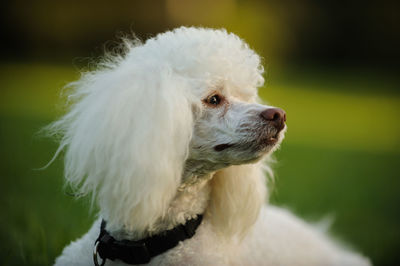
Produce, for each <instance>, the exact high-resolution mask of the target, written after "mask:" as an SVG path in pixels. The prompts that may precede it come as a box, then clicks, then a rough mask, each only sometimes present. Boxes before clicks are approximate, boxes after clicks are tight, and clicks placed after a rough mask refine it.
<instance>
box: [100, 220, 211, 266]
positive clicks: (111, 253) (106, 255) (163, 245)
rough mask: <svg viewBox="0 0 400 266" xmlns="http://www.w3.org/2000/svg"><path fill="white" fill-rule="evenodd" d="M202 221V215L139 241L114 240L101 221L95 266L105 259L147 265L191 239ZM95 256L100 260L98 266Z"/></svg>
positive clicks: (104, 222)
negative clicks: (180, 243)
mask: <svg viewBox="0 0 400 266" xmlns="http://www.w3.org/2000/svg"><path fill="white" fill-rule="evenodd" d="M202 219H203V216H202V215H198V216H197V217H196V218H194V219H191V220H188V221H186V223H185V224H180V225H178V226H177V227H174V228H172V229H170V230H167V231H163V232H161V233H159V234H157V235H153V236H151V237H147V238H144V239H141V240H137V241H133V240H116V239H115V238H113V237H112V236H111V235H110V234H109V233H108V232H107V231H106V221H104V220H102V221H101V227H100V235H99V237H98V238H97V240H96V242H95V245H94V252H93V260H94V264H95V265H104V263H105V261H106V259H110V260H115V259H119V260H121V261H123V262H125V263H128V264H143V263H148V262H149V261H150V260H151V259H152V258H153V257H155V256H157V255H159V254H161V253H163V252H165V251H167V250H169V249H171V248H174V247H176V245H178V243H179V242H180V241H184V240H185V239H189V238H191V237H192V236H193V235H194V234H195V232H196V229H197V227H199V225H200V223H201V221H202ZM97 255H99V256H100V257H101V258H102V260H103V261H102V262H101V263H100V264H99V262H98V258H97Z"/></svg>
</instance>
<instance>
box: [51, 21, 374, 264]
mask: <svg viewBox="0 0 400 266" xmlns="http://www.w3.org/2000/svg"><path fill="white" fill-rule="evenodd" d="M262 73H263V68H262V66H261V64H260V58H259V56H258V55H257V54H255V53H254V52H253V51H252V50H251V49H249V48H248V46H247V45H246V44H245V43H244V42H243V41H242V40H241V39H239V38H238V37H237V36H235V35H233V34H228V33H227V32H226V31H224V30H210V29H199V28H185V27H182V28H179V29H176V30H174V31H171V32H166V33H163V34H160V35H158V36H156V37H155V38H152V39H149V40H147V41H146V42H145V43H144V44H140V43H136V44H132V43H129V42H126V49H125V54H124V55H117V56H112V57H108V59H107V58H106V59H105V60H104V62H103V63H102V64H100V69H99V70H96V71H93V72H89V73H86V74H85V75H84V76H83V77H82V78H81V79H80V80H79V81H77V82H75V83H73V84H72V87H73V88H74V90H73V91H72V93H71V94H70V97H69V99H70V100H71V101H72V102H73V104H72V106H71V109H70V110H69V112H68V113H67V114H66V115H65V116H64V117H63V118H61V119H60V120H59V121H57V122H55V123H54V124H52V125H51V126H50V131H51V132H53V133H54V134H57V135H61V136H62V139H61V144H60V147H59V150H58V151H57V154H58V153H59V152H60V151H61V150H63V149H65V150H66V154H65V177H66V179H67V181H68V182H69V183H70V184H71V185H72V186H73V187H75V188H77V190H78V191H79V193H81V194H90V193H91V194H92V196H93V199H94V200H95V201H96V202H97V203H98V205H99V208H100V217H101V219H104V220H106V221H107V227H106V229H107V231H108V232H110V234H111V235H112V236H113V237H114V238H115V239H117V240H124V239H129V240H140V239H143V238H146V237H149V236H152V235H157V234H159V233H161V232H164V231H166V230H170V229H172V228H174V227H176V226H178V225H180V224H185V223H186V221H188V220H189V219H192V218H194V217H197V216H198V215H203V216H204V218H203V221H202V223H201V224H200V226H199V227H198V228H197V231H196V233H195V235H194V236H193V237H192V238H190V239H187V240H185V241H182V242H180V243H179V244H178V245H177V246H176V247H174V248H172V249H170V250H168V251H166V252H164V253H162V254H160V255H158V256H156V257H154V258H152V260H151V261H150V263H149V264H150V265H310V266H311V265H369V262H368V260H367V259H364V258H362V257H361V256H358V255H356V254H353V253H350V252H347V251H345V250H344V249H341V248H339V247H338V246H336V245H334V244H333V243H332V242H331V241H330V240H328V239H327V238H326V237H325V236H324V235H323V234H322V233H320V232H318V231H317V230H315V229H313V228H312V227H311V226H308V225H307V224H305V223H304V222H302V221H300V220H298V219H297V218H295V217H294V216H293V215H291V214H290V213H288V212H287V211H285V210H282V209H279V208H276V207H272V206H265V202H266V199H267V190H266V187H267V186H266V178H265V173H269V174H270V173H271V171H270V168H269V167H268V161H269V156H270V154H271V153H272V152H273V151H274V150H276V149H277V148H278V147H279V144H280V142H281V141H282V140H283V137H284V132H285V131H286V126H285V121H286V114H285V113H284V111H283V110H281V109H279V108H275V107H271V106H266V105H262V104H260V103H259V99H258V97H257V88H258V87H260V86H262V84H263V82H264V79H263V77H262ZM99 231H100V219H99V220H98V221H96V222H95V223H94V225H93V227H92V228H91V229H90V231H89V232H88V233H87V234H86V235H85V236H83V237H82V238H81V239H79V240H77V241H76V242H73V243H72V244H71V245H69V246H68V247H66V248H65V249H64V251H63V253H62V255H61V256H60V257H59V258H58V259H57V261H56V265H92V264H93V258H92V256H93V255H92V254H93V248H94V243H95V240H96V239H97V237H98V235H99ZM100 260H101V259H100ZM106 265H124V264H123V263H122V262H120V261H118V260H116V261H111V260H107V261H106Z"/></svg>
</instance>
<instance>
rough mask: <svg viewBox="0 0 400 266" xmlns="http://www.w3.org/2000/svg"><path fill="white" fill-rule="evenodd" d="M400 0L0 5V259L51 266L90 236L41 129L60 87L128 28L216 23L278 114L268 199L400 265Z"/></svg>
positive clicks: (41, 0)
mask: <svg viewBox="0 0 400 266" xmlns="http://www.w3.org/2000/svg"><path fill="white" fill-rule="evenodd" d="M399 3H400V2H399V1H387V0H382V1H375V2H372V1H371V2H368V1H354V0H350V1H333V0H325V1H318V0H303V1H295V0H288V1H278V0H275V1H274V0H271V1H244V0H219V1H216V0H214V1H212V0H203V1H195V0H186V1H185V0H150V1H131V0H129V1H128V0H125V1H119V0H118V1H98V0H96V1H95V0H87V1H51V0H37V1H22V0H13V1H2V3H1V4H0V5H1V9H0V21H1V23H0V28H1V42H0V46H1V49H0V53H1V56H0V103H1V105H0V157H1V160H0V174H1V178H0V202H1V205H0V213H1V215H0V264H1V265H50V264H52V263H53V262H54V259H55V257H56V256H57V255H59V254H60V252H61V250H62V248H63V247H64V246H65V245H66V244H68V243H69V242H70V241H71V240H73V239H76V238H77V237H80V236H81V235H82V234H84V233H85V232H86V231H87V230H88V229H89V227H90V225H91V223H92V221H93V219H94V217H95V214H96V213H95V211H94V212H91V214H89V215H88V213H89V211H88V209H89V204H88V201H87V200H85V199H84V200H79V201H76V200H75V199H74V198H73V197H72V196H71V193H70V192H71V191H70V190H69V189H68V188H63V180H62V171H63V168H62V156H61V157H60V158H59V159H57V160H56V161H55V162H54V163H53V164H52V165H51V166H50V167H49V168H47V169H46V170H37V169H38V168H40V167H42V166H44V165H45V164H46V163H47V162H48V161H49V160H50V159H51V157H52V155H53V153H54V152H55V150H56V147H57V145H56V143H54V142H53V141H52V140H49V139H46V138H43V137H41V136H40V134H38V133H37V132H38V131H39V130H40V129H41V128H42V127H43V126H45V125H46V124H48V123H49V122H51V121H52V120H54V119H55V118H57V117H58V116H60V115H61V114H62V111H63V107H64V105H63V104H64V102H63V101H62V99H61V98H60V91H61V88H62V87H63V86H64V85H66V84H67V83H68V82H70V81H74V80H75V79H77V78H78V77H79V70H80V69H82V68H83V69H87V68H88V67H90V65H91V64H92V62H93V58H94V59H96V58H99V56H101V55H102V54H103V52H104V51H105V50H110V49H113V48H115V47H116V46H117V44H118V38H119V37H120V36H123V35H126V34H128V35H131V34H132V33H134V34H135V35H136V36H137V37H139V38H141V39H142V40H145V39H147V38H149V37H152V36H154V35H155V34H157V33H159V32H163V31H166V30H169V29H173V28H174V27H177V26H181V25H186V26H192V25H194V26H204V27H213V28H222V27H223V28H226V29H227V30H228V31H231V32H234V33H236V34H237V35H239V36H240V37H242V38H243V39H245V40H246V41H247V42H248V43H249V45H250V46H251V47H252V48H253V49H255V50H256V51H257V52H258V53H259V54H260V55H261V56H262V57H263V60H264V64H265V67H266V74H265V76H266V80H267V81H266V84H265V86H264V87H263V88H261V89H260V96H261V97H262V98H263V99H264V100H266V101H267V102H269V103H271V104H272V105H276V106H280V107H282V108H283V109H285V110H286V112H287V116H288V121H287V124H288V132H287V135H286V139H285V141H284V143H283V145H282V148H281V149H280V150H279V151H278V152H277V154H276V157H277V161H278V162H277V163H276V164H275V167H274V168H275V172H276V179H275V182H274V184H273V189H272V196H271V199H270V201H271V202H272V203H274V204H278V205H282V206H286V207H288V208H290V209H291V210H293V211H294V212H295V213H296V214H298V215H300V216H301V217H303V218H305V219H306V220H308V221H310V222H313V223H321V221H322V222H323V223H324V224H326V223H327V221H328V222H329V221H333V223H332V225H331V228H330V233H331V235H332V236H333V237H334V238H335V239H338V240H339V241H343V242H345V243H347V244H348V245H349V246H350V247H351V248H353V249H354V250H357V251H359V252H361V253H362V254H365V255H366V256H368V257H370V258H371V259H372V261H373V262H374V264H375V265H400V253H399V248H400V227H399V224H400V191H399V190H400V176H399V175H400V174H399V164H400V160H399V159H400V156H399V155H400V150H399V148H400V123H399V122H400V121H399V117H400V86H399V85H400V76H399V73H400V72H399V70H400V69H399V62H400V49H399V47H400V19H399V18H400V16H399V11H400V9H399V8H400V4H399Z"/></svg>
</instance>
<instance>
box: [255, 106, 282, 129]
mask: <svg viewBox="0 0 400 266" xmlns="http://www.w3.org/2000/svg"><path fill="white" fill-rule="evenodd" d="M260 116H261V117H262V118H263V119H264V120H266V121H268V122H271V123H272V124H273V125H274V127H275V128H276V129H278V130H279V131H280V130H282V129H283V128H284V127H285V121H286V113H285V111H283V110H282V109H281V108H268V109H266V110H264V111H262V112H261V114H260Z"/></svg>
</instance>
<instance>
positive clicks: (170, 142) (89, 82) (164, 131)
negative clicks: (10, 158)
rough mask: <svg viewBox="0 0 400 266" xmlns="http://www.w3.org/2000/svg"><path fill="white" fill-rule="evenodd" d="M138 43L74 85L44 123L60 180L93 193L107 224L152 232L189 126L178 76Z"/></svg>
mask: <svg viewBox="0 0 400 266" xmlns="http://www.w3.org/2000/svg"><path fill="white" fill-rule="evenodd" d="M136 49H141V47H140V46H138V47H130V48H129V51H128V54H127V55H126V57H125V59H122V58H117V59H114V61H112V62H111V63H110V61H109V62H108V63H106V64H105V67H104V68H103V69H102V70H100V71H95V72H89V73H87V74H85V75H83V77H82V78H81V79H80V80H79V81H77V82H75V83H72V84H71V87H72V88H73V93H72V94H70V96H69V98H70V99H71V100H72V102H73V105H72V106H71V109H70V111H69V112H68V113H67V114H66V115H65V116H64V117H63V118H61V119H60V120H59V121H57V122H55V123H54V124H52V125H51V126H50V130H51V131H53V133H55V134H61V136H62V140H61V144H60V147H59V150H58V152H59V151H61V150H62V149H65V150H66V154H65V178H66V180H67V181H68V183H69V184H71V185H72V186H73V187H75V188H77V190H78V192H79V193H81V194H83V195H85V194H90V193H93V194H92V195H93V198H94V199H96V200H97V202H98V204H99V206H100V211H101V215H102V216H103V217H104V219H106V220H107V222H108V228H109V229H110V230H113V229H117V228H121V226H123V227H124V228H125V229H128V230H132V229H135V231H141V230H145V229H147V230H151V226H152V224H153V223H154V222H155V221H156V219H157V218H159V217H160V216H162V215H163V214H164V213H165V211H166V209H167V207H168V204H169V202H170V200H171V199H172V198H173V196H174V195H175V193H176V191H177V187H178V186H179V183H180V178H181V176H182V170H183V163H184V162H185V159H186V157H187V152H188V150H187V149H188V147H189V141H190V138H191V134H192V132H191V130H192V128H193V125H192V112H191V103H190V102H189V99H190V96H188V95H185V93H186V92H185V90H184V88H185V84H184V80H183V79H179V78H178V77H177V76H174V74H173V73H172V71H170V69H169V67H168V65H162V64H161V65H160V63H159V62H151V61H145V60H144V59H143V58H139V57H137V56H136V54H142V55H143V53H136ZM148 58H151V57H148ZM58 152H57V153H58Z"/></svg>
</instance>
